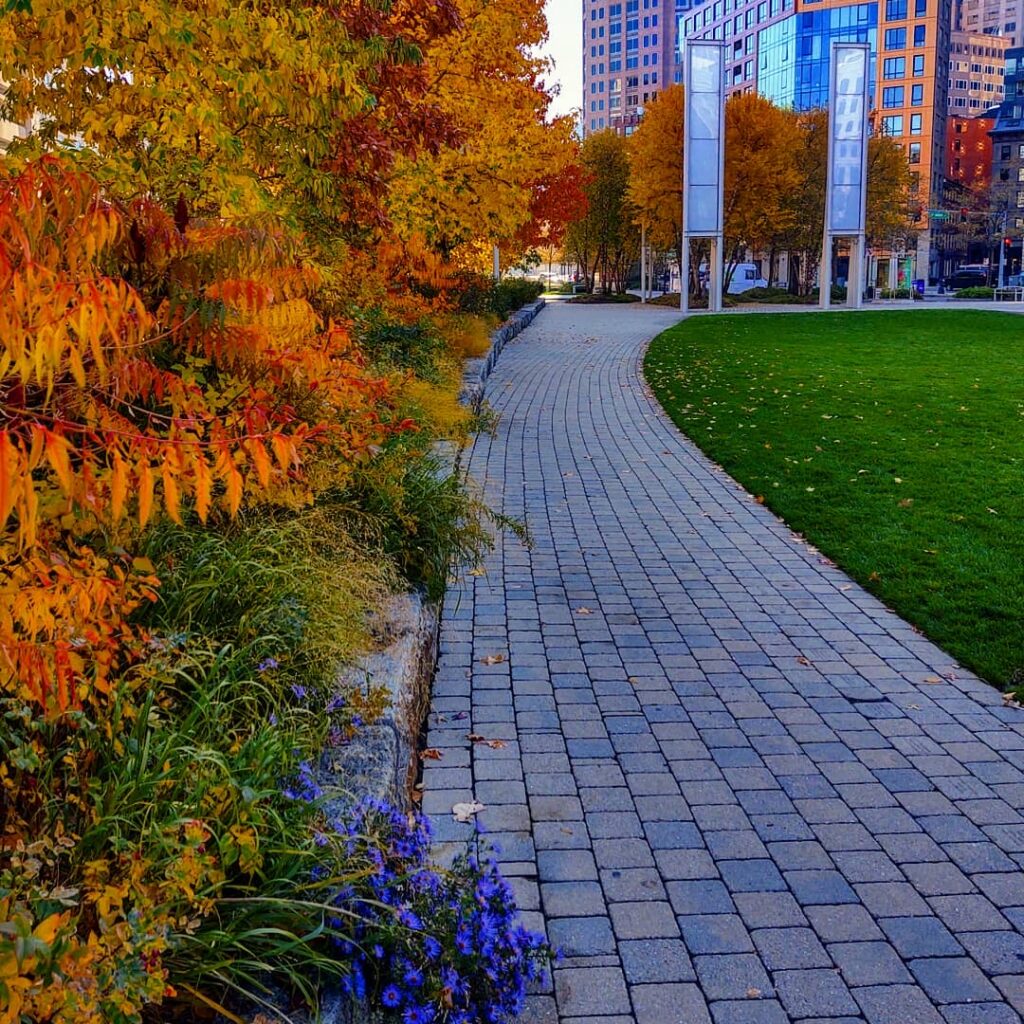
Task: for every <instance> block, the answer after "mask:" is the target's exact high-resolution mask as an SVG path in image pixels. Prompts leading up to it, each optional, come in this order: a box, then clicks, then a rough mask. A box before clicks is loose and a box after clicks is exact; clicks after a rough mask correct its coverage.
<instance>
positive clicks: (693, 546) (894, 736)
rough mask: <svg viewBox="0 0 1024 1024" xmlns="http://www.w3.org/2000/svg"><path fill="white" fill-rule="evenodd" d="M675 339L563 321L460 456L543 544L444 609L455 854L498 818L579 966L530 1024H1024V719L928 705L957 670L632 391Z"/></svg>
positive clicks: (519, 874)
mask: <svg viewBox="0 0 1024 1024" xmlns="http://www.w3.org/2000/svg"><path fill="white" fill-rule="evenodd" d="M674 319H675V315H674V314H673V313H672V312H671V311H670V310H665V309H659V308H654V307H647V308H639V307H623V308H621V309H620V308H616V307H603V308H600V309H593V310H591V309H588V308H587V307H579V306H561V307H557V308H553V309H551V310H548V311H547V312H546V313H545V314H544V316H543V317H542V319H541V320H540V321H538V323H537V324H536V325H534V326H533V327H531V328H530V331H529V332H528V333H527V334H526V335H524V336H523V337H521V338H520V339H517V340H516V341H515V342H514V343H513V344H512V345H510V346H508V347H507V348H506V350H505V352H504V353H503V356H502V360H501V362H500V363H499V364H498V365H497V368H496V370H495V374H496V376H495V378H494V380H493V381H492V382H491V385H492V392H491V394H492V400H493V403H494V405H495V408H496V410H497V411H498V412H499V413H500V414H502V415H501V416H500V419H499V420H498V424H497V426H496V427H495V429H494V431H493V433H485V434H481V435H480V436H479V437H478V438H477V439H476V440H475V441H474V442H473V443H472V444H471V446H470V448H469V449H468V451H467V454H466V460H465V461H466V466H467V469H468V470H469V472H471V473H472V474H473V475H474V476H475V477H476V478H477V479H480V480H482V481H484V489H485V496H486V499H487V500H488V501H489V502H490V503H491V504H492V507H495V508H497V509H499V510H500V511H502V512H504V513H505V514H508V515H510V516H513V517H515V518H518V519H520V520H522V521H524V522H525V523H526V524H527V525H528V527H529V529H530V533H531V535H532V537H533V545H532V547H529V548H528V547H526V546H525V545H524V544H523V543H522V541H521V540H520V538H518V537H516V536H513V535H512V534H504V535H502V536H500V537H499V538H498V540H497V544H496V548H495V550H494V551H493V552H492V553H491V554H489V555H488V556H487V557H486V559H485V568H486V570H487V575H486V576H483V577H474V576H469V575H467V574H465V573H460V574H459V575H460V580H459V582H457V583H456V584H454V585H453V589H452V595H451V597H452V599H451V600H449V601H447V602H446V604H445V606H444V609H443V618H442V629H441V638H440V651H441V655H440V659H439V664H438V671H437V676H436V681H435V688H434V704H433V707H432V712H433V714H432V717H431V719H430V723H429V732H428V745H430V746H436V747H438V748H440V749H441V750H442V752H443V759H442V760H441V761H440V762H438V763H436V764H428V765H426V766H425V771H424V786H425V789H424V803H423V806H424V807H425V808H426V809H427V810H428V811H432V812H434V813H435V814H436V820H435V834H436V838H437V840H438V841H437V843H436V845H435V851H436V856H437V858H438V859H439V861H442V862H447V861H448V860H450V858H451V857H453V856H454V855H455V854H456V853H457V852H458V851H459V850H460V849H464V848H465V845H466V844H467V843H469V842H472V841H473V839H474V836H475V834H476V833H475V830H474V828H473V827H472V825H463V824H458V823H456V822H454V821H453V819H452V817H451V814H450V808H451V805H452V803H454V802H457V799H456V797H457V798H458V799H464V798H468V796H469V795H474V796H476V797H477V798H479V799H481V800H482V802H483V803H484V804H486V805H487V806H486V809H485V810H484V812H482V813H481V814H480V815H479V816H478V818H479V819H480V820H479V824H480V825H482V826H484V827H485V828H486V830H487V831H488V832H489V833H490V836H489V838H491V839H492V840H493V841H495V842H497V843H498V844H500V845H501V846H503V847H504V852H503V854H502V865H503V869H504V870H505V871H506V873H507V874H508V875H509V877H510V878H511V880H512V885H513V889H514V891H515V893H516V895H517V897H518V898H519V899H520V901H521V905H522V908H523V911H524V913H523V920H524V923H526V924H527V925H528V926H531V927H536V928H544V927H545V925H546V927H547V931H548V932H549V934H550V935H551V938H552V940H553V941H555V942H559V943H561V944H562V945H563V946H564V947H565V948H566V951H567V953H568V954H569V955H568V958H567V959H566V960H565V961H563V962H562V963H561V965H560V966H557V967H556V968H555V971H554V991H553V994H552V993H551V992H550V991H544V990H543V988H542V987H541V988H539V989H538V990H537V991H535V992H533V993H532V994H531V995H530V996H529V999H528V1002H527V1006H526V1010H525V1016H524V1017H522V1018H521V1019H522V1020H524V1021H525V1024H555V1022H556V1020H557V1021H559V1022H567V1024H710V1021H711V1015H709V1012H708V1004H709V1003H710V1007H711V1013H712V1014H713V1017H714V1024H793V1022H799V1024H854V1022H855V1021H856V1022H858V1024H1020V1021H1019V1020H1018V1017H1019V1015H1020V1014H1021V1013H1022V1012H1024V968H1022V964H1024V959H1022V957H1024V950H1022V948H1021V944H1022V941H1024V939H1022V933H1024V885H1022V884H1021V881H1020V879H1021V877H1022V874H1021V868H1022V867H1024V816H1022V815H1021V813H1020V812H1019V811H1018V810H1017V809H1015V808H1019V807H1021V806H1024V713H1022V712H1020V711H1018V710H1016V709H1013V708H1008V707H1003V706H1001V704H1000V702H999V699H998V695H995V694H993V693H992V692H991V691H990V690H988V689H987V688H985V687H984V684H982V683H980V682H979V681H978V680H976V679H974V678H973V677H972V676H970V674H969V673H967V672H965V671H963V670H962V669H956V678H955V680H952V681H950V682H943V683H941V684H938V685H932V684H927V683H926V682H925V681H926V679H927V677H928V676H930V675H931V674H933V673H939V674H945V673H946V672H948V670H949V669H950V668H952V667H954V666H952V663H951V659H950V658H949V657H948V656H946V655H943V654H942V653H941V652H939V651H937V650H936V649H935V648H934V647H932V646H931V645H930V644H929V643H928V642H927V641H925V640H924V639H923V638H922V637H921V636H920V635H918V634H916V633H915V632H914V631H912V630H911V629H910V628H909V627H908V626H907V625H906V624H905V623H903V622H901V621H900V620H899V619H897V618H896V617H895V616H894V615H893V614H892V613H891V612H889V611H888V610H887V609H885V608H884V607H882V606H881V605H880V604H879V603H878V602H877V601H876V600H875V599H874V598H873V597H871V596H870V595H868V594H866V593H864V592H863V591H862V590H860V589H859V588H858V587H856V586H854V585H852V584H849V583H848V581H846V578H845V577H844V576H843V575H842V574H841V573H840V572H839V571H838V570H837V569H836V568H835V567H833V566H829V565H824V564H823V563H822V562H821V560H820V559H819V558H818V556H817V555H816V553H815V552H813V550H811V549H809V548H807V547H806V546H804V545H801V544H794V542H793V540H792V538H791V536H790V533H789V530H788V529H787V528H786V527H784V526H783V525H782V524H780V523H779V522H778V521H777V520H776V519H774V517H773V516H772V515H771V514H770V513H769V512H768V511H767V510H766V509H764V508H762V507H759V506H758V505H757V504H755V503H754V502H752V501H751V500H750V498H749V496H747V495H745V494H744V493H743V492H742V491H741V490H740V489H738V488H736V487H735V486H734V485H733V483H732V482H731V481H730V480H729V479H728V478H727V477H726V476H725V475H724V474H723V473H721V472H720V471H719V470H718V469H717V468H716V467H714V466H712V465H711V464H710V463H709V462H708V461H707V460H706V459H705V458H704V457H703V456H701V455H700V453H699V452H698V451H697V450H696V449H695V447H694V446H693V445H692V444H691V443H690V442H688V441H686V440H685V439H684V438H682V437H681V435H679V434H678V432H677V431H676V430H675V428H674V427H673V426H672V425H671V423H670V422H669V421H668V420H667V418H666V417H665V416H664V415H663V414H662V413H661V412H660V410H658V409H657V408H656V406H655V405H654V404H653V401H652V399H651V398H650V396H649V394H648V393H647V391H646V390H645V388H644V387H643V386H642V385H641V384H640V380H639V370H640V359H641V356H642V352H643V346H644V343H645V341H646V340H647V339H648V338H649V337H650V336H651V335H652V334H654V333H655V332H656V331H657V330H659V329H660V328H661V327H663V326H665V325H667V324H669V323H672V322H673V321H674ZM584 606H586V607H588V608H590V609H591V614H590V615H583V614H581V613H579V612H578V609H580V608H582V607H584ZM492 653H501V654H503V655H504V656H505V660H504V661H502V662H499V663H496V664H494V665H485V664H483V663H482V659H483V658H484V657H486V655H488V654H492ZM801 659H806V661H807V662H809V664H804V663H803V662H802V661H801ZM459 717H464V718H465V719H466V720H465V721H461V722H460V721H459ZM470 729H473V730H474V731H478V732H482V733H485V734H486V735H487V736H488V737H489V738H492V739H501V740H503V741H504V745H503V746H496V747H493V748H492V747H488V746H486V745H482V744H476V745H471V744H469V743H468V742H467V740H466V733H467V732H468V731H469V730H470ZM470 747H472V749H470ZM537 908H540V910H538V909H537ZM541 911H542V913H541ZM879 926H881V927H879ZM632 936H636V937H632ZM755 944H756V949H755ZM691 958H692V962H691ZM766 971H772V972H774V974H775V976H774V977H773V978H769V977H768V975H767V973H766ZM773 993H774V994H773Z"/></svg>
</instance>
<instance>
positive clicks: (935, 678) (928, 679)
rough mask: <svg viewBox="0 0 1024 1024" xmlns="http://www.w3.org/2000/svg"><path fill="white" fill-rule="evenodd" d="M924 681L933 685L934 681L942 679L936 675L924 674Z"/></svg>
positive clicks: (939, 681) (937, 681) (938, 681)
mask: <svg viewBox="0 0 1024 1024" xmlns="http://www.w3.org/2000/svg"><path fill="white" fill-rule="evenodd" d="M924 681H925V682H926V683H931V684H932V685H934V684H935V683H941V682H942V680H941V679H940V678H939V677H938V676H925V677H924Z"/></svg>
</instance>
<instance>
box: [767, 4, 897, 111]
mask: <svg viewBox="0 0 1024 1024" xmlns="http://www.w3.org/2000/svg"><path fill="white" fill-rule="evenodd" d="M837 40H838V41H840V42H857V43H868V44H870V46H871V65H870V66H871V72H870V76H869V81H870V82H871V93H872V95H871V103H872V106H873V105H874V99H875V98H874V82H875V67H876V61H877V60H878V4H877V3H867V4H851V5H850V6H849V7H833V8H831V9H825V10H818V11H814V10H811V11H800V12H799V13H797V14H793V15H792V16H790V17H788V18H784V19H783V20H782V21H778V22H776V23H775V24H774V25H768V26H767V27H765V28H763V29H762V30H761V31H760V32H759V33H758V44H757V51H758V69H757V91H758V92H759V93H761V95H762V96H767V97H768V98H769V99H770V100H772V101H773V102H775V103H777V104H778V105H779V106H782V107H793V108H794V109H796V110H812V109H814V108H815V107H824V106H826V105H827V103H828V69H829V54H830V53H831V49H832V43H833V42H834V41H837Z"/></svg>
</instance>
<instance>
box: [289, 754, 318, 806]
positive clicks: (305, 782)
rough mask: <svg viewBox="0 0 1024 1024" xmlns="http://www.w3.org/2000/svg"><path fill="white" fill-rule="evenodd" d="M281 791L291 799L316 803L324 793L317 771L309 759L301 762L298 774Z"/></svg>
mask: <svg viewBox="0 0 1024 1024" xmlns="http://www.w3.org/2000/svg"><path fill="white" fill-rule="evenodd" d="M281 792H282V793H283V794H284V795H285V796H286V797H287V798H288V799H289V800H301V801H303V803H307V804H312V803H316V801H317V800H319V799H320V798H321V797H322V796H323V795H324V791H323V787H322V786H321V785H320V783H319V782H318V781H317V778H316V772H315V771H314V770H313V766H312V765H311V764H310V763H309V762H308V761H302V762H300V764H299V773H298V775H297V776H296V777H295V778H294V779H293V780H292V781H291V782H290V783H289V784H288V785H286V786H284V787H283V788H282V790H281Z"/></svg>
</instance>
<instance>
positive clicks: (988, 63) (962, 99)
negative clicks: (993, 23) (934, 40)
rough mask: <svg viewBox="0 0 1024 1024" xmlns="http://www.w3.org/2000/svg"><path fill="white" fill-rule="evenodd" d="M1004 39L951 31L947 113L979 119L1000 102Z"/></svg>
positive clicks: (1006, 43)
mask: <svg viewBox="0 0 1024 1024" xmlns="http://www.w3.org/2000/svg"><path fill="white" fill-rule="evenodd" d="M1009 46H1010V42H1009V40H1008V39H1007V38H1006V37H1005V36H995V35H985V34H984V33H981V32H963V31H959V32H958V31H954V32H953V34H952V36H951V37H950V41H949V97H948V110H949V113H950V114H951V115H953V114H955V115H956V116H957V117H960V118H964V117H978V116H980V115H981V114H982V113H983V112H984V111H986V110H988V109H989V108H991V107H994V106H996V105H997V104H999V103H1002V101H1003V74H1004V70H1005V66H1006V50H1007V49H1008V47H1009Z"/></svg>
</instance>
